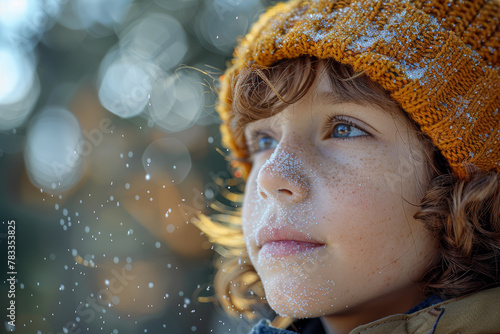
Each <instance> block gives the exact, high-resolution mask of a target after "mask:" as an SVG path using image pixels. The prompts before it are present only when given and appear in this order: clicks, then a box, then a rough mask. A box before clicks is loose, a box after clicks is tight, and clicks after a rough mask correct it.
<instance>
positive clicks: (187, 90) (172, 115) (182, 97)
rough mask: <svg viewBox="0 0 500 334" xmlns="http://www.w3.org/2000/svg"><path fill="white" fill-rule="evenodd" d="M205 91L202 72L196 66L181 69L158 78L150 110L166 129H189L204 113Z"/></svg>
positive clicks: (153, 117) (175, 130)
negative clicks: (201, 113) (203, 99)
mask: <svg viewBox="0 0 500 334" xmlns="http://www.w3.org/2000/svg"><path fill="white" fill-rule="evenodd" d="M202 95H203V86H202V80H201V78H200V76H199V75H198V74H196V72H195V71H193V70H191V71H189V70H188V69H184V70H179V71H177V72H176V73H174V74H171V75H168V76H166V77H165V79H164V80H162V81H157V82H156V85H155V86H154V87H153V90H152V92H151V100H150V103H149V114H150V115H151V118H152V119H153V121H154V123H155V124H156V125H157V126H158V127H159V128H160V129H162V130H164V131H167V132H177V131H181V130H185V129H187V128H189V127H190V126H192V125H193V124H195V123H196V121H197V120H198V118H199V116H200V112H201V110H202Z"/></svg>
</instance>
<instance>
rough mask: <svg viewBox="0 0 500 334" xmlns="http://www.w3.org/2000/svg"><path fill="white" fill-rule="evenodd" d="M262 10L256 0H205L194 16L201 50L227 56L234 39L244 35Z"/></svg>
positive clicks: (231, 49)
mask: <svg viewBox="0 0 500 334" xmlns="http://www.w3.org/2000/svg"><path fill="white" fill-rule="evenodd" d="M263 9H264V7H263V6H262V4H261V3H260V1H259V0H245V1H243V0H208V1H206V2H204V9H203V10H202V11H200V13H199V15H198V16H197V19H196V24H195V30H196V35H197V36H198V38H199V40H200V42H201V43H203V45H204V46H205V47H207V48H210V49H211V50H213V51H216V52H219V53H222V54H231V53H232V51H233V48H234V44H235V41H236V38H237V37H238V36H242V35H244V33H245V31H247V29H248V27H249V25H250V23H251V22H253V21H254V20H255V16H256V14H257V13H259V12H261V11H262V10H263Z"/></svg>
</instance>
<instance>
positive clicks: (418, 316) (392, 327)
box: [249, 287, 500, 334]
mask: <svg viewBox="0 0 500 334" xmlns="http://www.w3.org/2000/svg"><path fill="white" fill-rule="evenodd" d="M324 332H325V331H324V329H323V327H322V326H321V325H320V322H319V321H316V322H315V324H314V325H312V326H309V328H308V327H305V328H304V329H303V331H302V330H301V333H311V334H312V333H324ZM293 333H296V332H293V331H290V330H286V329H278V328H275V327H272V326H271V322H270V321H269V320H267V319H262V320H260V321H259V322H258V323H257V324H256V325H255V326H254V327H253V328H252V330H251V331H250V333H249V334H293ZM358 333H359V334H361V333H363V334H387V333H398V334H399V333H401V334H451V333H453V334H457V333H460V334H482V333H484V334H486V333H488V334H493V333H497V334H499V333H500V287H497V288H492V289H488V290H483V291H479V292H476V293H473V294H470V295H466V296H462V297H459V298H454V299H449V300H447V301H444V302H441V303H438V304H435V305H432V306H429V307H426V308H424V309H421V310H419V311H417V312H414V313H410V314H394V315H391V316H388V317H385V318H382V319H379V320H376V321H373V322H371V323H368V324H366V325H362V326H359V327H356V328H355V329H353V330H352V331H351V332H350V334H358Z"/></svg>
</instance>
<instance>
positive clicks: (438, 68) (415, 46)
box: [216, 0, 500, 179]
mask: <svg viewBox="0 0 500 334" xmlns="http://www.w3.org/2000/svg"><path fill="white" fill-rule="evenodd" d="M303 55H309V56H314V57H317V58H319V59H327V58H332V59H334V60H336V61H338V62H340V63H343V64H346V65H350V66H352V68H353V69H354V70H355V71H356V72H358V71H365V74H366V75H367V76H368V78H370V79H371V80H372V81H374V82H376V83H378V84H380V85H381V86H382V87H383V88H384V89H385V90H386V91H388V92H389V93H390V95H391V97H392V98H393V99H394V100H395V101H397V102H398V103H399V104H400V105H401V107H402V108H403V110H404V111H405V112H406V113H407V114H408V115H409V117H410V118H411V119H412V120H413V121H415V122H416V123H417V124H418V126H419V127H420V130H421V131H422V132H424V133H425V134H426V135H427V136H428V137H429V138H430V139H431V140H432V142H433V144H434V145H435V146H436V147H437V148H438V149H439V150H440V151H441V153H442V155H443V156H444V157H445V158H446V160H447V161H448V163H449V164H450V167H451V168H452V170H453V173H454V174H455V176H457V177H459V178H467V177H468V174H467V171H466V168H465V165H466V164H467V163H472V164H474V165H476V166H477V167H479V168H480V169H481V170H483V171H491V170H493V171H496V172H500V145H499V142H500V113H499V109H500V4H499V2H497V1H496V0H492V1H484V0H472V1H464V0H427V1H421V0H403V1H401V0H353V1H349V0H344V1H341V0H339V1H331V0H330V1H326V0H325V1H322V0H309V1H304V0H294V1H290V2H287V3H278V4H277V5H275V6H273V7H271V8H269V9H268V10H267V12H266V13H264V14H263V15H261V17H260V18H259V20H258V21H257V22H256V23H255V24H254V25H253V26H252V29H251V30H250V32H249V33H248V34H247V35H246V36H245V37H243V38H241V39H240V41H239V44H238V46H237V47H236V49H235V51H234V54H233V59H232V61H231V64H230V66H229V67H228V69H227V70H226V72H225V73H224V75H223V76H222V77H221V86H220V90H219V103H218V105H217V107H216V109H217V111H218V113H219V115H220V116H221V119H222V121H223V124H221V127H220V129H221V133H222V143H223V145H224V146H225V147H227V148H229V149H230V150H231V153H232V158H233V159H234V161H233V166H236V167H237V168H239V170H241V171H242V173H243V174H242V176H243V177H244V178H245V179H246V178H247V177H248V173H249V171H250V168H251V164H250V163H248V162H237V159H238V158H244V157H246V155H247V150H246V144H245V140H244V138H243V136H244V135H243V134H240V135H237V134H236V133H235V132H234V131H233V129H232V127H231V120H233V119H234V114H233V111H232V106H231V100H232V90H231V80H233V79H234V76H235V75H237V74H238V73H239V71H240V70H241V69H242V68H244V67H248V66H250V67H252V66H255V65H259V66H271V65H273V64H275V63H276V62H278V61H279V60H281V59H293V58H297V57H300V56H303ZM241 132H242V131H241Z"/></svg>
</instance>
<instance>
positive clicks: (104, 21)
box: [59, 0, 131, 30]
mask: <svg viewBox="0 0 500 334" xmlns="http://www.w3.org/2000/svg"><path fill="white" fill-rule="evenodd" d="M130 3H131V0H72V1H66V5H65V6H64V7H63V11H62V13H61V17H60V18H59V23H60V24H62V25H63V26H65V27H67V28H69V29H74V30H80V29H89V28H91V27H92V26H93V25H95V24H100V25H103V26H107V27H111V26H112V25H113V24H114V23H118V22H121V21H122V20H123V19H124V18H125V15H126V14H127V12H128V10H129V8H130Z"/></svg>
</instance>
